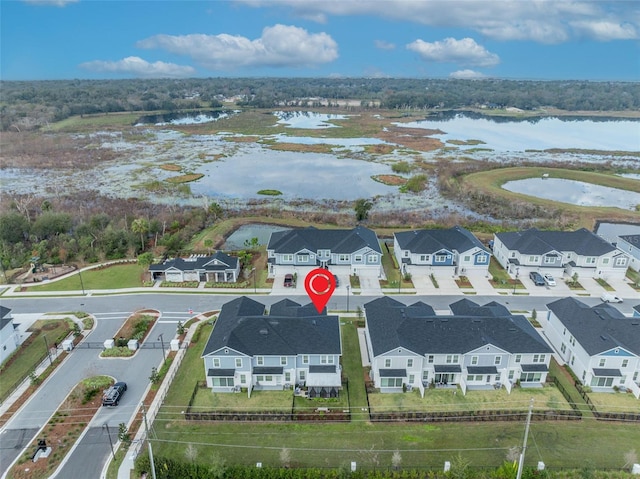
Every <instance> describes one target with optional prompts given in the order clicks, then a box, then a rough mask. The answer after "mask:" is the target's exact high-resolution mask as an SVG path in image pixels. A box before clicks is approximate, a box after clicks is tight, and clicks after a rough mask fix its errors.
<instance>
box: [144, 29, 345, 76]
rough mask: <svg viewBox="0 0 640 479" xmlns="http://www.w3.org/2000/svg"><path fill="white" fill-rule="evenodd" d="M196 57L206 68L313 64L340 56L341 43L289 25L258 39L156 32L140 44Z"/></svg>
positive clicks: (263, 32) (301, 65)
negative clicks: (160, 33)
mask: <svg viewBox="0 0 640 479" xmlns="http://www.w3.org/2000/svg"><path fill="white" fill-rule="evenodd" d="M137 46H138V47H140V48H160V49H163V50H166V51H169V52H171V53H175V54H178V55H185V56H189V57H191V58H193V59H194V60H195V61H197V62H198V63H200V64H201V65H203V66H204V67H206V68H208V69H211V70H217V69H225V70H229V69H237V68H247V67H313V66H315V65H319V64H323V63H328V62H331V61H333V60H335V59H336V58H338V45H337V43H336V42H335V41H334V40H333V39H332V38H331V36H330V35H327V34H326V33H309V32H307V30H305V29H303V28H298V27H294V26H287V25H274V26H272V27H266V28H265V29H264V30H263V31H262V36H261V37H260V38H258V39H256V40H250V39H248V38H246V37H241V36H233V35H228V34H224V33H222V34H219V35H205V34H190V35H154V36H152V37H149V38H146V39H144V40H141V41H139V42H138V43H137Z"/></svg>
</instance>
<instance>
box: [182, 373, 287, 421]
mask: <svg viewBox="0 0 640 479" xmlns="http://www.w3.org/2000/svg"><path fill="white" fill-rule="evenodd" d="M201 361H202V360H201ZM292 407H293V390H292V389H289V390H285V391H252V392H251V397H249V396H248V394H247V393H246V391H245V392H241V393H212V392H211V389H209V388H198V391H197V393H196V396H195V398H194V401H193V405H192V412H204V411H281V412H284V413H290V412H291V409H292Z"/></svg>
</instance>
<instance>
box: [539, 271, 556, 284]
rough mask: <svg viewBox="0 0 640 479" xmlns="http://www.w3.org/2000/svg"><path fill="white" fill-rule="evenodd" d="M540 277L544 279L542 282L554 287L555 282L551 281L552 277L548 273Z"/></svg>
mask: <svg viewBox="0 0 640 479" xmlns="http://www.w3.org/2000/svg"><path fill="white" fill-rule="evenodd" d="M542 277H543V278H544V282H545V283H547V284H548V285H549V286H555V285H556V280H555V279H553V276H551V275H550V274H549V273H546V274H543V275H542Z"/></svg>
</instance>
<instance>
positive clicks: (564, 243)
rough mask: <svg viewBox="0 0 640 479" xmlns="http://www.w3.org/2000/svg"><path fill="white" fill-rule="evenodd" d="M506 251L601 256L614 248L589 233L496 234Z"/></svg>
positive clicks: (581, 231)
mask: <svg viewBox="0 0 640 479" xmlns="http://www.w3.org/2000/svg"><path fill="white" fill-rule="evenodd" d="M496 237H497V238H499V239H500V241H502V243H503V244H504V245H505V246H506V247H507V249H509V250H512V251H519V252H520V253H522V254H535V255H543V254H545V253H550V252H551V251H574V252H576V253H577V254H579V255H581V256H602V255H603V254H607V253H609V252H611V251H614V250H615V249H616V248H615V247H614V246H613V245H611V244H610V243H608V242H607V241H605V240H604V239H602V238H601V237H600V236H598V235H596V234H595V233H592V232H591V231H589V230H587V229H585V228H581V229H579V230H576V231H540V230H538V229H536V228H531V229H528V230H526V231H516V232H508V233H496Z"/></svg>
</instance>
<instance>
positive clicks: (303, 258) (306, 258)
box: [297, 254, 309, 263]
mask: <svg viewBox="0 0 640 479" xmlns="http://www.w3.org/2000/svg"><path fill="white" fill-rule="evenodd" d="M297 260H298V262H299V263H308V262H309V255H308V254H299V255H298V256H297Z"/></svg>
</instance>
